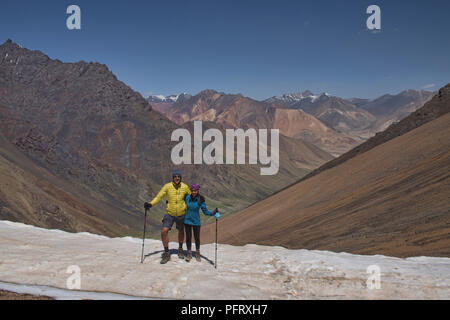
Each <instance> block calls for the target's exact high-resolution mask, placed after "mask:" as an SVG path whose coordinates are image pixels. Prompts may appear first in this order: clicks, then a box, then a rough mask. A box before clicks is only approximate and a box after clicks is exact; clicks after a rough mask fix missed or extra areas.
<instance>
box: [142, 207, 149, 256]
mask: <svg viewBox="0 0 450 320" xmlns="http://www.w3.org/2000/svg"><path fill="white" fill-rule="evenodd" d="M147 211H148V209H145V216H144V235H143V236H142V253H141V263H144V242H145V227H146V226H147Z"/></svg>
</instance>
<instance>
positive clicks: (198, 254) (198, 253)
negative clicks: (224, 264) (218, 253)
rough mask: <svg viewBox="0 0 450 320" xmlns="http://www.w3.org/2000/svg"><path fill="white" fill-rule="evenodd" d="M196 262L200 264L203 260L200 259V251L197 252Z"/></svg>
mask: <svg viewBox="0 0 450 320" xmlns="http://www.w3.org/2000/svg"><path fill="white" fill-rule="evenodd" d="M195 260H197V261H198V262H200V261H202V260H201V259H200V251H196V252H195Z"/></svg>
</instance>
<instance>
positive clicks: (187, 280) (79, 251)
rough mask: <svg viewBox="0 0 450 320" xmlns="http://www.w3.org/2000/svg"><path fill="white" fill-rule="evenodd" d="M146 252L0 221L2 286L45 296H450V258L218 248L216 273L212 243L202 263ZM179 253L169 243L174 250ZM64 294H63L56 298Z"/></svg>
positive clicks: (119, 242) (132, 242)
mask: <svg viewBox="0 0 450 320" xmlns="http://www.w3.org/2000/svg"><path fill="white" fill-rule="evenodd" d="M219 229H220V224H219ZM141 247H142V239H136V238H131V237H126V238H108V237H104V236H99V235H93V234H89V233H77V234H73V233H67V232H63V231H59V230H46V229H41V228H37V227H32V226H27V225H24V224H20V223H14V222H8V221H0V281H1V282H3V283H0V289H2V288H4V289H6V288H5V286H8V285H9V286H10V287H7V288H9V289H8V290H10V291H15V292H27V291H26V290H32V289H33V290H42V291H41V292H42V294H44V295H45V294H46V293H47V294H46V295H50V296H56V297H59V298H69V299H78V298H80V295H81V297H86V296H85V295H84V294H87V293H86V292H93V291H95V292H100V294H99V295H98V296H91V298H93V299H103V298H108V297H111V298H112V299H114V298H119V299H121V298H126V297H129V296H132V297H150V298H176V299H450V259H449V258H432V257H416V258H408V259H399V258H393V257H387V256H381V255H375V256H362V255H353V254H349V253H333V252H328V251H313V250H288V249H285V248H282V247H269V246H260V245H246V246H242V247H239V246H230V245H224V244H219V245H218V268H217V269H215V268H214V266H213V261H214V244H207V245H202V256H203V259H202V262H200V263H199V262H196V261H195V260H193V261H191V262H189V263H188V262H185V261H184V260H181V259H179V258H178V257H177V256H176V254H173V255H172V258H171V261H169V262H168V263H167V264H166V265H161V264H160V263H159V261H160V254H161V247H162V246H161V242H160V241H159V240H149V239H147V240H146V242H145V253H146V255H147V257H146V258H145V261H144V263H143V264H141V263H140V256H141ZM176 247H177V244H175V243H171V248H172V249H175V248H176ZM73 265H76V266H79V268H80V270H81V287H80V290H81V291H82V292H81V293H80V292H79V291H76V292H75V293H74V294H75V295H74V296H72V295H71V293H73V291H69V290H67V287H66V283H67V279H68V278H69V277H71V276H72V274H70V273H66V271H67V268H68V267H69V266H73ZM372 265H377V266H378V267H379V268H380V271H381V275H380V280H381V282H380V285H381V288H380V289H369V288H368V286H367V282H366V281H367V279H368V277H369V276H370V275H369V274H368V273H367V268H368V267H369V266H372ZM11 284H14V285H11ZM20 285H23V286H20ZM36 286H41V287H36ZM42 286H43V287H42ZM58 289H62V291H60V292H59V293H58V292H56V293H55V290H58ZM19 290H21V291H19ZM45 290H47V291H45ZM52 290H53V291H52ZM49 292H50V293H49ZM27 293H33V292H27ZM34 293H35V294H39V291H34ZM102 293H103V294H102ZM76 294H80V295H78V296H77V295H76ZM111 294H120V295H126V296H115V295H111Z"/></svg>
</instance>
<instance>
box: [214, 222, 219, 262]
mask: <svg viewBox="0 0 450 320" xmlns="http://www.w3.org/2000/svg"><path fill="white" fill-rule="evenodd" d="M217 220H218V219H216V257H215V260H216V261H215V263H214V268H216V269H217Z"/></svg>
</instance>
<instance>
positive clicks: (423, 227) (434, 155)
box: [204, 85, 450, 257]
mask: <svg viewBox="0 0 450 320" xmlns="http://www.w3.org/2000/svg"><path fill="white" fill-rule="evenodd" d="M449 111H450V85H447V86H446V87H444V88H442V89H441V90H439V92H438V94H437V95H436V96H435V97H433V99H432V100H430V101H429V102H427V103H426V104H425V106H423V107H422V108H420V109H419V110H417V111H416V112H414V113H413V114H411V115H410V116H408V117H407V118H405V119H403V120H401V121H400V122H399V123H397V124H394V125H392V126H390V127H389V128H388V129H387V130H386V131H384V132H383V133H380V134H378V135H377V136H375V137H373V138H372V139H370V140H369V141H367V142H366V143H364V144H362V145H361V146H358V147H356V148H355V149H354V150H352V151H350V152H348V153H347V154H344V155H343V156H341V157H339V158H337V159H336V160H334V161H332V162H330V163H328V164H326V165H325V166H323V167H322V168H320V169H319V170H317V171H316V172H314V174H313V175H311V176H309V177H308V178H305V179H304V180H303V181H301V182H299V183H297V184H294V185H292V186H291V187H289V188H286V189H285V190H283V191H281V192H279V193H277V194H275V195H273V196H271V197H268V198H267V199H265V200H263V201H260V202H258V203H256V204H254V205H252V206H250V207H249V208H247V209H245V210H243V211H241V212H239V213H236V214H234V215H233V216H230V217H228V218H226V219H223V220H222V221H221V223H220V225H221V228H220V230H221V231H220V236H219V239H220V241H223V242H226V243H231V244H239V245H242V244H246V243H257V244H268V245H282V246H285V247H288V248H305V249H320V250H331V251H336V252H341V251H345V252H351V253H359V254H386V255H395V256H400V257H405V256H417V255H431V256H446V257H449V256H450V251H449V248H450V237H449V235H450V214H449V213H450V211H449V200H450V198H449V196H448V190H449V188H450V175H449V172H450V151H449V150H450V113H449ZM213 227H214V226H211V225H208V226H206V227H205V228H204V234H205V236H204V238H205V237H206V238H208V240H210V241H213V235H214V228H213Z"/></svg>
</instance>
